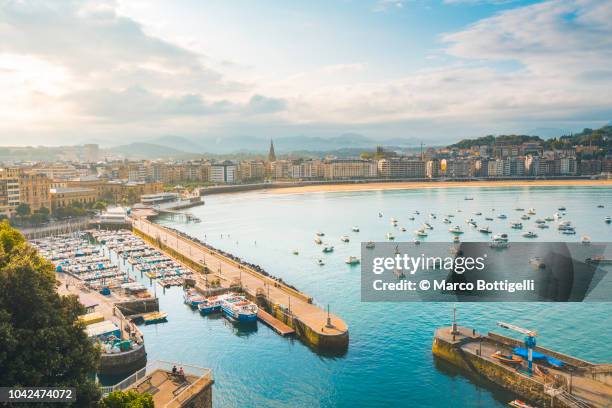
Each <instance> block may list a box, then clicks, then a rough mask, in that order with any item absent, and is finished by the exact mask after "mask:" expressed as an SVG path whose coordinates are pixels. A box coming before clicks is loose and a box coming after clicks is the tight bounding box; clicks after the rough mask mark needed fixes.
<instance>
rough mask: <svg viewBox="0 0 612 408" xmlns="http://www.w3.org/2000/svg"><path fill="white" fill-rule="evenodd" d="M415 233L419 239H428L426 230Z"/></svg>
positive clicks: (422, 229)
mask: <svg viewBox="0 0 612 408" xmlns="http://www.w3.org/2000/svg"><path fill="white" fill-rule="evenodd" d="M414 233H415V234H416V235H417V237H426V236H427V231H425V228H421V229H418V230H416V231H414Z"/></svg>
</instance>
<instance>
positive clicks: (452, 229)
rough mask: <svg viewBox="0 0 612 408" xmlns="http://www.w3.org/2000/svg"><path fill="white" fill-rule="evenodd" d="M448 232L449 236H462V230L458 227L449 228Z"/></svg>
mask: <svg viewBox="0 0 612 408" xmlns="http://www.w3.org/2000/svg"><path fill="white" fill-rule="evenodd" d="M448 232H450V233H451V234H463V230H462V229H461V227H460V226H458V225H455V226H454V227H451V228H449V229H448Z"/></svg>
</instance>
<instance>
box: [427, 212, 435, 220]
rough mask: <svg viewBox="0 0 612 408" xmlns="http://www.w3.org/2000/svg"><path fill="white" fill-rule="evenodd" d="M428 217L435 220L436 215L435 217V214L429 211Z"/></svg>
mask: <svg viewBox="0 0 612 408" xmlns="http://www.w3.org/2000/svg"><path fill="white" fill-rule="evenodd" d="M429 218H431V219H432V220H435V219H436V218H437V217H436V214H434V213H431V214H429Z"/></svg>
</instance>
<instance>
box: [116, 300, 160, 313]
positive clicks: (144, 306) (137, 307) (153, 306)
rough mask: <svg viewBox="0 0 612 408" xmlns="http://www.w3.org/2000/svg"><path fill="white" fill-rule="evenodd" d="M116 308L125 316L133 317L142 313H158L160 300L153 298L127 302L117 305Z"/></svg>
mask: <svg viewBox="0 0 612 408" xmlns="http://www.w3.org/2000/svg"><path fill="white" fill-rule="evenodd" d="M115 306H116V307H117V308H118V309H119V310H120V311H121V313H123V315H124V316H131V315H135V314H140V313H149V312H158V311H159V298H156V297H151V298H144V299H134V300H128V301H125V302H118V303H115Z"/></svg>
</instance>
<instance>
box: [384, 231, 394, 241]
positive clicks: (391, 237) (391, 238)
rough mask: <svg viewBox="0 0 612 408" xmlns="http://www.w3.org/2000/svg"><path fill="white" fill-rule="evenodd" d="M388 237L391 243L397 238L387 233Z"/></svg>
mask: <svg viewBox="0 0 612 408" xmlns="http://www.w3.org/2000/svg"><path fill="white" fill-rule="evenodd" d="M386 237H387V239H388V240H389V241H393V240H394V239H395V236H394V235H393V234H392V233H390V232H387V235H386Z"/></svg>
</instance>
